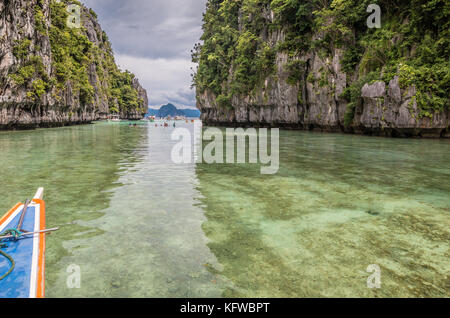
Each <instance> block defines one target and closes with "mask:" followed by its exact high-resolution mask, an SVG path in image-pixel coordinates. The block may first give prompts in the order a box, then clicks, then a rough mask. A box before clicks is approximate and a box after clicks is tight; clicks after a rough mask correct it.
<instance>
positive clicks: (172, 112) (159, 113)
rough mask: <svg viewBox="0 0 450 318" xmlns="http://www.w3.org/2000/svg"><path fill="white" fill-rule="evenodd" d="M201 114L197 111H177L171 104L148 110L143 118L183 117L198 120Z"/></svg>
mask: <svg viewBox="0 0 450 318" xmlns="http://www.w3.org/2000/svg"><path fill="white" fill-rule="evenodd" d="M200 115H201V112H200V111H199V110H197V109H178V108H177V107H175V105H173V104H167V105H164V106H161V108H160V109H152V108H149V110H148V112H147V114H146V115H145V117H149V116H155V117H159V118H166V117H168V116H170V117H176V116H185V117H189V118H198V117H200Z"/></svg>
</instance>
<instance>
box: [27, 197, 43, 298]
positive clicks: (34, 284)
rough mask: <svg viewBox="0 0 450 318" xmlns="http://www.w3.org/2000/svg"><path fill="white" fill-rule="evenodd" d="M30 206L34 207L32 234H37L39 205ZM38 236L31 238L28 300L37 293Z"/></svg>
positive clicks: (38, 228) (39, 213)
mask: <svg viewBox="0 0 450 318" xmlns="http://www.w3.org/2000/svg"><path fill="white" fill-rule="evenodd" d="M32 206H34V232H39V231H40V222H41V205H40V204H33V205H32ZM39 236H40V234H39V233H37V234H34V236H33V257H32V259H31V278H30V298H36V293H37V273H38V261H39Z"/></svg>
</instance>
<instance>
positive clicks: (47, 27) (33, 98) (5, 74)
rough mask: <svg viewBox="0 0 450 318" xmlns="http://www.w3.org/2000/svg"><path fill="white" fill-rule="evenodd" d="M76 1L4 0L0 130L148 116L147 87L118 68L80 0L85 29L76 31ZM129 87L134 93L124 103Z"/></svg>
mask: <svg viewBox="0 0 450 318" xmlns="http://www.w3.org/2000/svg"><path fill="white" fill-rule="evenodd" d="M74 3H76V1H75V2H74ZM70 4H71V2H70V3H69V2H68V1H56V0H27V1H21V0H3V1H1V2H0V129H16V128H34V127H50V126H61V125H69V124H81V123H88V122H91V121H93V120H98V119H103V118H106V117H107V116H108V115H110V114H111V113H118V114H119V115H120V116H121V117H122V118H126V119H140V118H142V117H143V116H144V114H145V113H146V111H147V107H148V98H147V92H146V90H145V89H143V88H142V86H141V85H140V84H139V81H138V79H136V78H135V77H134V75H133V74H131V73H128V72H122V71H120V70H119V69H118V67H117V65H116V64H115V62H114V57H113V53H112V49H111V45H110V43H109V40H108V38H107V36H106V34H105V32H103V30H102V29H101V27H100V25H99V23H98V21H97V17H96V14H95V13H94V12H93V11H92V10H90V9H87V8H86V7H84V6H83V5H82V4H81V3H78V4H77V5H78V6H79V9H80V10H79V12H80V24H79V26H80V27H79V28H76V27H75V28H70V27H69V26H68V24H67V20H68V18H69V17H70V14H71V13H70V11H69V10H68V9H67V8H68V6H69V5H70ZM75 22H76V21H75ZM118 78H125V79H127V81H119V80H117V79H118ZM121 83H126V86H127V87H125V85H124V86H123V87H121V86H120V85H122V84H121ZM125 89H127V90H129V92H128V93H129V94H131V95H130V96H132V98H130V99H128V100H127V99H123V100H121V98H122V97H121V94H122V90H125ZM129 101H130V102H131V101H133V103H130V105H129V106H128V105H127V103H128V102H129Z"/></svg>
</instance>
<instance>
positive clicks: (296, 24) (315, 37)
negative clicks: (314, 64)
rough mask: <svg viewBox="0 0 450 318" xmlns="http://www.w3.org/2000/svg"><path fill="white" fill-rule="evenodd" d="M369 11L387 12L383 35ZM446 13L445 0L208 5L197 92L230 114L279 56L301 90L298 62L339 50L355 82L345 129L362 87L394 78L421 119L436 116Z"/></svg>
mask: <svg viewBox="0 0 450 318" xmlns="http://www.w3.org/2000/svg"><path fill="white" fill-rule="evenodd" d="M369 4H378V5H379V6H380V8H381V10H382V27H381V28H379V29H377V28H373V29H370V28H368V27H367V18H368V17H369V15H370V13H367V8H368V6H369ZM449 11H450V3H449V2H448V1H445V0H412V1H406V0H401V1H395V2H392V1H387V0H362V1H357V0H209V1H208V3H207V9H206V13H205V15H204V24H203V31H204V33H203V36H202V38H201V40H202V41H203V43H202V44H199V45H197V46H196V47H195V49H194V52H193V61H194V62H198V63H199V68H198V70H197V72H196V74H195V75H194V85H195V86H196V87H197V89H198V92H199V93H200V94H201V93H202V92H204V91H205V90H207V89H208V90H210V91H212V92H213V93H214V94H215V95H216V96H217V101H218V104H219V105H220V106H226V107H231V96H233V95H248V94H251V91H252V90H253V89H255V88H257V87H258V86H261V85H262V81H264V80H265V79H266V78H267V77H268V76H270V75H271V74H272V73H273V71H274V69H275V58H276V53H277V52H284V53H287V54H288V56H289V57H290V59H291V61H290V62H289V63H288V65H287V67H288V70H289V71H290V72H291V76H290V77H289V83H290V84H292V85H296V84H297V83H299V82H300V81H301V80H302V78H303V73H304V72H305V68H304V65H303V64H302V63H303V62H302V61H299V60H298V59H299V58H301V57H302V56H305V55H306V54H307V53H308V52H310V51H311V50H315V51H318V52H320V55H321V56H324V57H331V54H332V52H333V50H334V49H336V48H341V49H343V50H344V56H343V58H342V60H341V63H342V67H343V70H344V71H345V72H346V73H347V75H348V76H347V77H348V79H353V80H349V81H348V88H347V91H346V92H344V94H343V97H345V98H346V99H347V100H348V101H349V111H348V114H347V116H346V118H347V120H346V122H351V119H352V118H353V117H352V116H353V115H352V114H353V111H354V107H355V105H356V104H357V103H358V102H359V100H360V99H361V87H362V86H363V85H364V84H365V83H369V82H372V81H375V80H382V81H385V82H386V83H389V81H390V80H392V79H393V78H394V76H396V75H398V76H399V79H400V85H401V86H402V88H407V87H409V86H414V87H415V89H416V95H415V97H414V100H415V101H417V106H418V108H419V110H420V115H419V116H420V117H424V116H425V117H432V116H433V113H435V112H441V111H444V110H445V109H446V108H448V106H449V97H448V91H449V90H450V87H449V85H450V84H449V83H450V64H449V63H450V34H449V32H450V31H449V30H450V19H449V15H450V12H449ZM280 34H283V35H284V40H283V41H281V42H280V41H278V39H277V38H276V37H277V35H280ZM324 71H326V70H324ZM308 75H311V74H306V76H305V78H306V77H308ZM322 75H324V74H322ZM325 79H326V76H325V75H324V76H322V77H321V80H320V83H321V85H326V84H327V83H326V80H325Z"/></svg>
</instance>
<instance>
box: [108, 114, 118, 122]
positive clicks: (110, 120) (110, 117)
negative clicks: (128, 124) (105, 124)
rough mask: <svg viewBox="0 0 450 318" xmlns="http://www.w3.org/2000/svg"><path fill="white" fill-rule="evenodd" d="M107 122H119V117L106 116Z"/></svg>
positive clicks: (115, 115)
mask: <svg viewBox="0 0 450 318" xmlns="http://www.w3.org/2000/svg"><path fill="white" fill-rule="evenodd" d="M108 121H109V122H117V121H120V116H119V115H117V114H114V115H109V116H108Z"/></svg>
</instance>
